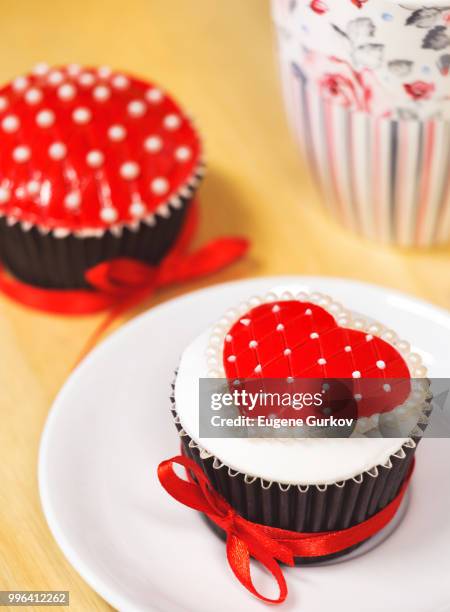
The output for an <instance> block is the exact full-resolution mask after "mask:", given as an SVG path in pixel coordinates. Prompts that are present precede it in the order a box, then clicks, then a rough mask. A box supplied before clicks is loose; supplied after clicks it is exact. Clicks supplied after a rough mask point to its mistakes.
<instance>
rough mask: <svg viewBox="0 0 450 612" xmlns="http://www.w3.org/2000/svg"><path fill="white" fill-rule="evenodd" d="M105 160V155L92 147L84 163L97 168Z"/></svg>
mask: <svg viewBox="0 0 450 612" xmlns="http://www.w3.org/2000/svg"><path fill="white" fill-rule="evenodd" d="M104 160H105V156H104V155H103V153H102V152H101V151H98V150H96V149H94V150H93V151H89V153H88V154H87V155H86V163H87V165H88V166H90V167H91V168H99V167H100V166H101V165H102V164H103V162H104Z"/></svg>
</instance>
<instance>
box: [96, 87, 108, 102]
mask: <svg viewBox="0 0 450 612" xmlns="http://www.w3.org/2000/svg"><path fill="white" fill-rule="evenodd" d="M92 95H93V96H94V98H95V99H96V100H97V101H98V102H105V101H106V100H109V98H110V97H111V90H110V89H109V87H107V86H106V85H97V87H96V88H95V89H94V91H93V92H92Z"/></svg>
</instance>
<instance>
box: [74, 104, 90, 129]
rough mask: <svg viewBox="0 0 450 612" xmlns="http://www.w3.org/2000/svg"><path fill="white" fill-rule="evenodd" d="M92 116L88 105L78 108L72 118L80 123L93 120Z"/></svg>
mask: <svg viewBox="0 0 450 612" xmlns="http://www.w3.org/2000/svg"><path fill="white" fill-rule="evenodd" d="M91 117H92V113H91V111H90V110H89V109H88V108H86V107H80V108H76V109H75V110H74V111H73V114H72V118H73V120H74V121H75V123H78V124H80V125H83V124H85V123H89V121H90V120H91Z"/></svg>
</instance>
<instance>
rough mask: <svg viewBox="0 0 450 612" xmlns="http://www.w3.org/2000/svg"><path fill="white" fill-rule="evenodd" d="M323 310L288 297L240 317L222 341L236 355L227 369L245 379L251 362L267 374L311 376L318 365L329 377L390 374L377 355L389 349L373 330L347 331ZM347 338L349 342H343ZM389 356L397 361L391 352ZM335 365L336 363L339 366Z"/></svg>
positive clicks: (253, 366)
mask: <svg viewBox="0 0 450 612" xmlns="http://www.w3.org/2000/svg"><path fill="white" fill-rule="evenodd" d="M286 299H287V300H289V298H286ZM292 303H294V304H298V307H296V308H298V310H295V311H294V312H295V313H296V314H295V315H294V314H288V313H290V312H292V311H290V310H286V309H289V308H294V307H293V306H290V305H289V304H292ZM286 304H288V306H286ZM259 309H262V310H259ZM253 313H260V314H255V315H254V314H253ZM323 313H326V311H324V310H323V309H322V308H320V307H319V306H315V305H314V306H312V305H310V304H305V303H301V302H292V301H288V302H279V303H276V304H273V305H272V304H270V303H267V304H263V305H262V306H261V307H255V308H254V309H253V310H251V311H249V313H248V315H246V316H244V317H243V318H241V319H240V323H241V327H238V328H235V327H234V326H233V327H232V328H231V329H230V336H231V340H230V342H229V343H225V344H226V346H228V345H229V346H230V350H231V351H232V354H233V355H235V356H236V357H237V362H236V370H233V371H232V372H230V376H231V377H239V378H245V377H247V376H250V375H251V372H249V370H248V369H247V368H249V367H250V366H251V367H252V371H255V368H256V367H257V366H261V368H262V370H261V372H262V375H263V376H266V377H268V378H271V377H275V378H278V377H280V375H283V373H286V374H289V375H291V376H299V377H302V376H308V375H312V376H314V374H312V373H313V372H314V371H315V370H314V368H318V367H320V368H322V375H325V376H327V375H330V376H331V377H333V376H336V377H339V378H353V379H355V380H357V379H360V378H362V377H368V378H372V377H381V379H383V378H384V379H386V378H388V377H389V376H388V373H385V371H386V370H387V369H388V363H387V360H386V358H385V357H384V358H381V357H382V356H383V355H384V353H383V351H386V350H387V348H383V347H388V346H389V345H388V344H386V343H385V342H383V341H382V340H381V339H379V338H375V336H373V334H364V333H361V332H357V331H353V330H346V329H345V328H342V327H340V326H339V325H338V324H337V323H336V321H335V319H334V318H333V317H332V315H331V314H328V313H326V316H325V315H324V314H323ZM235 325H238V324H237V323H236V324H235ZM243 328H244V329H245V330H246V331H240V332H239V334H240V336H242V337H238V338H237V339H235V331H234V330H235V329H241V330H242V329H243ZM255 330H258V331H257V332H255ZM367 336H371V337H369V338H367ZM280 337H281V340H280ZM349 340H350V341H351V342H352V344H347V343H346V341H349ZM245 342H246V343H247V346H248V347H249V348H252V349H253V353H254V357H253V358H252V357H251V353H248V352H245V351H244V349H243V348H242V347H243V346H244V345H245ZM380 343H381V344H380ZM236 350H238V351H243V353H242V355H245V357H243V360H244V362H243V363H242V364H241V363H240V361H239V359H240V356H239V353H238V352H236ZM390 350H392V351H393V349H390ZM224 351H225V348H224ZM274 351H275V353H274ZM380 351H381V353H380ZM227 353H228V349H227ZM224 354H225V353H224ZM385 354H386V355H388V353H385ZM278 355H279V356H278ZM390 358H391V359H392V358H394V359H395V357H394V355H393V354H392V353H390ZM283 360H284V361H283ZM283 364H284V365H283ZM336 364H340V365H339V369H338V370H336ZM325 366H326V368H325ZM330 367H331V368H332V369H331V370H330ZM405 367H406V366H405ZM333 368H334V369H333ZM329 372H334V374H329ZM317 373H319V370H317ZM227 375H228V374H227ZM359 384H360V383H358V385H359Z"/></svg>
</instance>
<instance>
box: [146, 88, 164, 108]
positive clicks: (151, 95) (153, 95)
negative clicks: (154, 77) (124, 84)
mask: <svg viewBox="0 0 450 612" xmlns="http://www.w3.org/2000/svg"><path fill="white" fill-rule="evenodd" d="M163 97H164V95H163V92H162V91H161V90H160V89H158V88H157V87H152V88H151V89H148V90H147V91H146V92H145V98H146V100H147V101H148V102H150V103H151V104H158V102H161V100H162V99H163Z"/></svg>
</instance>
